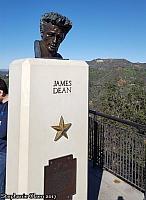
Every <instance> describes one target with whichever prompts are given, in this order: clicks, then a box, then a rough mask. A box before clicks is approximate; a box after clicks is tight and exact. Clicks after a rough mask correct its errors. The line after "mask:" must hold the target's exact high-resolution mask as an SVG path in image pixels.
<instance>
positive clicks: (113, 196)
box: [88, 162, 144, 200]
mask: <svg viewBox="0 0 146 200" xmlns="http://www.w3.org/2000/svg"><path fill="white" fill-rule="evenodd" d="M88 173H89V177H88V188H89V190H88V200H143V199H144V195H143V193H142V192H140V191H139V190H137V189H135V188H134V187H132V186H130V185H129V184H127V183H126V182H124V181H122V180H121V179H119V178H117V177H116V176H114V175H112V174H111V173H109V172H107V171H105V170H104V171H102V170H101V169H99V168H98V167H95V168H93V167H92V162H89V168H88Z"/></svg>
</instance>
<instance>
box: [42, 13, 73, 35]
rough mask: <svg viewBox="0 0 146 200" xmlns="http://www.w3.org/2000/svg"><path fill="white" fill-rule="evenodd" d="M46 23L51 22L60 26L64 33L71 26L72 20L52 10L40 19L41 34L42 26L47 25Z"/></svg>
mask: <svg viewBox="0 0 146 200" xmlns="http://www.w3.org/2000/svg"><path fill="white" fill-rule="evenodd" d="M48 23H51V24H53V25H56V26H58V27H59V28H61V29H62V30H63V31H64V33H65V35H66V34H67V33H68V32H69V30H70V29H71V28H72V22H71V21H70V20H69V19H68V18H67V17H65V16H62V15H61V14H59V13H54V12H50V13H45V14H44V15H43V16H42V18H41V20H40V32H41V35H43V32H44V26H45V25H47V24H48Z"/></svg>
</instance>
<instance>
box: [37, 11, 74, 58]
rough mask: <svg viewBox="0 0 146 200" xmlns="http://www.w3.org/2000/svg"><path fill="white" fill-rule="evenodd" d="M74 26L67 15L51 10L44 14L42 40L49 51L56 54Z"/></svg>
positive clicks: (41, 25) (41, 26)
mask: <svg viewBox="0 0 146 200" xmlns="http://www.w3.org/2000/svg"><path fill="white" fill-rule="evenodd" d="M71 28H72V22H71V21H70V20H69V19H68V18H67V17H65V16H62V15H60V14H58V13H54V12H50V13H46V14H44V15H43V16H42V18H41V21H40V32H41V37H42V41H43V43H44V45H45V47H46V48H47V50H48V52H49V53H50V54H51V55H52V57H53V55H56V53H57V51H58V48H59V46H60V44H61V42H62V41H63V40H64V38H65V36H66V34H67V33H68V32H69V30H70V29H71Z"/></svg>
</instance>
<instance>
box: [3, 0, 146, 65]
mask: <svg viewBox="0 0 146 200" xmlns="http://www.w3.org/2000/svg"><path fill="white" fill-rule="evenodd" d="M50 11H54V12H59V13H61V14H62V15H65V16H67V17H68V18H69V19H71V20H72V22H73V28H72V29H71V31H70V32H69V34H68V35H67V37H66V39H65V40H64V42H63V43H62V44H61V46H60V49H59V53H61V54H62V56H63V57H64V58H69V59H75V60H92V59H95V58H125V59H128V60H130V61H132V62H146V0H72V1H71V0H1V1H0V27H1V28H0V68H1V69H2V68H8V66H9V63H10V62H11V61H12V60H15V59H20V58H27V57H29V58H30V57H34V51H33V42H34V40H36V39H40V33H39V20H40V17H41V15H42V14H44V13H45V12H50Z"/></svg>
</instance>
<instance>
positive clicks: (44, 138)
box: [6, 59, 88, 200]
mask: <svg viewBox="0 0 146 200" xmlns="http://www.w3.org/2000/svg"><path fill="white" fill-rule="evenodd" d="M9 85H10V86H9V118H8V124H9V125H8V154H7V186H6V188H7V189H6V193H7V194H13V193H16V194H19V195H21V194H23V193H24V194H25V195H29V194H30V193H35V194H39V195H41V194H42V195H43V194H44V179H45V177H44V169H45V166H48V162H49V160H52V159H57V158H60V157H64V156H67V155H72V156H73V158H74V159H76V165H77V166H76V193H75V194H74V195H73V200H86V199H87V159H88V65H87V64H86V63H85V62H83V61H71V60H55V59H52V60H51V59H24V60H16V61H14V62H12V64H11V65H10V82H9ZM56 166H57V164H56ZM59 170H60V169H59ZM57 173H58V172H57ZM63 173H64V172H62V171H61V170H60V174H61V175H62V176H63ZM57 177H58V176H57ZM61 179H62V183H60V184H64V182H63V181H64V180H63V178H61ZM65 181H67V180H65ZM69 184H70V182H68V184H67V185H69ZM56 199H57V198H56Z"/></svg>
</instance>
